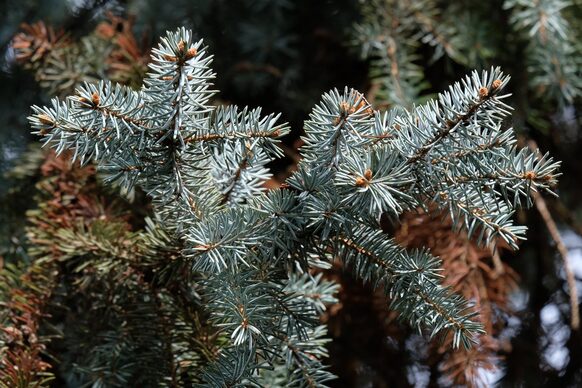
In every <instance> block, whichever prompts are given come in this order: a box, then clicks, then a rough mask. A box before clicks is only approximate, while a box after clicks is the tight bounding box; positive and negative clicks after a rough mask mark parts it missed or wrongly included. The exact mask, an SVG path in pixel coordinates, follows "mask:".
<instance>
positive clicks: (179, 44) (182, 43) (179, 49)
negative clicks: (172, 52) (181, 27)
mask: <svg viewBox="0 0 582 388" xmlns="http://www.w3.org/2000/svg"><path fill="white" fill-rule="evenodd" d="M185 47H186V43H185V42H184V41H183V40H180V41H179V42H178V52H179V53H183V52H184V48H185Z"/></svg>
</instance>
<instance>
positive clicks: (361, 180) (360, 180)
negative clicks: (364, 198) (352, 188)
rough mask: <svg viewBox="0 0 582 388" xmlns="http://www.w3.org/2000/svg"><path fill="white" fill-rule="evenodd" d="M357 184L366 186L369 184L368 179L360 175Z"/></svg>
mask: <svg viewBox="0 0 582 388" xmlns="http://www.w3.org/2000/svg"><path fill="white" fill-rule="evenodd" d="M356 186H358V187H366V186H368V181H367V180H366V179H365V178H363V177H361V176H359V177H357V178H356Z"/></svg>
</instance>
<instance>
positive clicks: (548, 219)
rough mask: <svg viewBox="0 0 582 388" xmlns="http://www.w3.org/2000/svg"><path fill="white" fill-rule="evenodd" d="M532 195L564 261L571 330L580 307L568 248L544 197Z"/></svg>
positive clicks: (576, 323) (577, 321) (577, 325)
mask: <svg viewBox="0 0 582 388" xmlns="http://www.w3.org/2000/svg"><path fill="white" fill-rule="evenodd" d="M527 145H528V147H529V148H530V149H531V150H532V151H535V150H536V149H538V146H537V143H536V142H535V141H534V140H528V141H527ZM532 197H533V199H534V203H535V205H536V208H537V210H538V212H539V213H540V215H541V216H542V219H543V220H544V222H545V224H546V227H547V228H548V231H549V232H550V236H552V239H553V240H554V242H555V243H556V249H557V250H558V253H559V254H560V256H561V257H562V261H563V262H564V271H565V272H566V281H567V283H568V292H569V294H570V308H571V317H570V326H571V327H572V329H573V330H578V329H579V328H580V309H579V307H578V290H577V287H576V278H575V276H574V273H573V272H572V267H571V266H570V260H569V259H568V248H567V247H566V244H564V241H563V240H562V237H561V236H560V232H559V231H558V227H557V226H556V223H555V221H554V219H553V217H552V215H551V214H550V212H549V210H548V206H547V205H546V201H545V200H544V198H543V197H542V196H541V195H540V194H539V193H537V192H532Z"/></svg>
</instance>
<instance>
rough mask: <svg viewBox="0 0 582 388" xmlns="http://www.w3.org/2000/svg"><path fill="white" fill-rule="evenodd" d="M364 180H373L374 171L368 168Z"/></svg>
mask: <svg viewBox="0 0 582 388" xmlns="http://www.w3.org/2000/svg"><path fill="white" fill-rule="evenodd" d="M364 178H366V179H367V180H370V179H372V170H370V169H369V168H368V169H367V170H366V171H364Z"/></svg>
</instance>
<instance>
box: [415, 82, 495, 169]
mask: <svg viewBox="0 0 582 388" xmlns="http://www.w3.org/2000/svg"><path fill="white" fill-rule="evenodd" d="M497 81H499V80H495V81H493V84H492V85H491V88H490V89H489V90H487V92H486V93H485V94H481V93H480V94H479V100H478V101H477V102H475V103H474V104H473V105H471V106H470V107H469V109H468V110H467V112H465V113H463V114H459V115H457V117H455V118H454V119H453V120H447V122H446V124H445V126H444V127H442V128H440V129H439V130H438V132H437V133H436V135H435V136H434V137H433V138H431V139H429V140H428V141H427V142H425V143H424V145H423V146H422V147H420V148H419V149H418V150H417V151H416V152H415V153H414V155H412V156H411V157H410V158H409V159H408V161H407V163H409V164H410V163H414V162H416V161H418V160H420V159H422V158H423V157H424V156H425V155H426V154H427V153H428V151H430V150H431V149H432V148H433V147H434V146H435V145H436V144H437V143H439V142H440V141H442V140H443V139H444V138H446V137H447V136H448V135H449V134H450V133H451V131H452V130H453V129H454V128H456V126H457V125H459V124H461V123H463V122H465V121H467V120H469V119H470V118H471V117H472V116H473V115H474V114H475V113H476V112H477V111H478V110H479V108H481V106H483V105H484V104H485V103H486V102H488V101H490V100H491V99H492V98H493V97H495V96H496V95H497V93H498V92H499V91H500V90H501V87H500V82H501V81H499V82H497Z"/></svg>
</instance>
